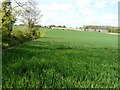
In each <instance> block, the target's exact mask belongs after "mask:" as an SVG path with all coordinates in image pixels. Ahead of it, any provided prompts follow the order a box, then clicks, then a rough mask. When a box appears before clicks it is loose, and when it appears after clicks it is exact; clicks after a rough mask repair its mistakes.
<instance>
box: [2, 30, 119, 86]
mask: <svg viewBox="0 0 120 90" xmlns="http://www.w3.org/2000/svg"><path fill="white" fill-rule="evenodd" d="M117 37H118V36H117V35H107V34H103V33H97V32H80V31H64V30H48V31H47V33H46V35H45V36H44V37H43V38H39V39H37V40H34V41H31V42H27V43H25V44H23V45H20V46H18V47H15V48H13V49H9V50H7V51H5V52H3V67H2V69H3V88H12V87H13V88H15V87H16V88H23V87H29V88H32V87H37V88H41V87H42V88H117V87H118V73H117V72H118V59H117V57H118V42H117Z"/></svg>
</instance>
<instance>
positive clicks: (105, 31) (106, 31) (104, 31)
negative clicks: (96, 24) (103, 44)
mask: <svg viewBox="0 0 120 90" xmlns="http://www.w3.org/2000/svg"><path fill="white" fill-rule="evenodd" d="M96 32H103V33H108V30H102V29H101V30H96Z"/></svg>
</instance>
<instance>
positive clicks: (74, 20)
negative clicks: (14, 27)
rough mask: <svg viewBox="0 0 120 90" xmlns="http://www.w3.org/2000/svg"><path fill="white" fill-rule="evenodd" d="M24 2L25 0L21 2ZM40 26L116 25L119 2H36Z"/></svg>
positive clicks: (75, 0)
mask: <svg viewBox="0 0 120 90" xmlns="http://www.w3.org/2000/svg"><path fill="white" fill-rule="evenodd" d="M23 1H25V0H23ZM36 1H37V2H38V7H39V9H40V10H41V12H42V14H43V17H42V18H41V24H42V25H51V24H55V25H66V26H68V27H79V26H82V25H111V26H117V25H118V1H119V0H36Z"/></svg>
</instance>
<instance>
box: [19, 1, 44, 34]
mask: <svg viewBox="0 0 120 90" xmlns="http://www.w3.org/2000/svg"><path fill="white" fill-rule="evenodd" d="M37 7H38V6H37V3H36V2H35V1H33V0H28V1H27V2H26V4H25V5H24V6H23V7H22V8H24V9H23V11H22V13H21V21H22V22H23V23H24V24H25V25H27V26H28V28H29V29H30V30H31V31H32V32H33V36H34V35H35V25H37V24H38V23H39V22H40V19H41V17H42V15H41V11H40V10H39V9H38V8H37Z"/></svg>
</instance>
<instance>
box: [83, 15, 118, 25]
mask: <svg viewBox="0 0 120 90" xmlns="http://www.w3.org/2000/svg"><path fill="white" fill-rule="evenodd" d="M117 21H118V16H117V15H115V14H112V13H109V14H108V13H106V14H103V15H99V16H88V17H86V19H85V22H86V23H87V24H97V23H99V24H102V25H116V26H117V25H118V23H117Z"/></svg>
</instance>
